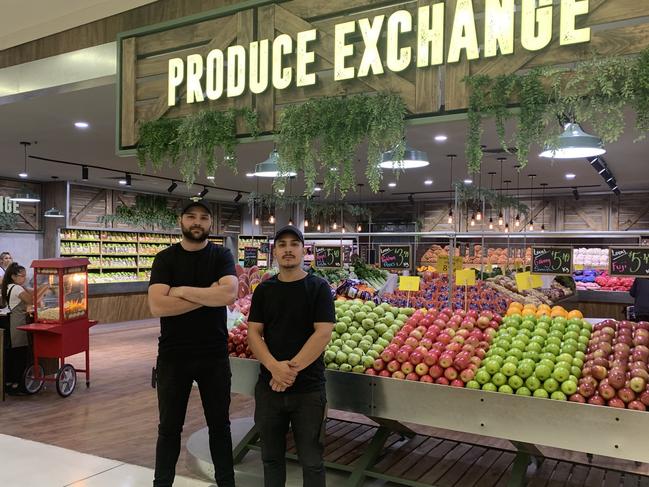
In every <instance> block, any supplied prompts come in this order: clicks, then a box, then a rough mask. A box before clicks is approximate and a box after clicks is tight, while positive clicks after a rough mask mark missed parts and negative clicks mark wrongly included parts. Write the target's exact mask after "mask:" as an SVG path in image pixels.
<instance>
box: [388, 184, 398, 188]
mask: <svg viewBox="0 0 649 487" xmlns="http://www.w3.org/2000/svg"><path fill="white" fill-rule="evenodd" d="M388 186H390V187H391V188H396V187H397V183H388Z"/></svg>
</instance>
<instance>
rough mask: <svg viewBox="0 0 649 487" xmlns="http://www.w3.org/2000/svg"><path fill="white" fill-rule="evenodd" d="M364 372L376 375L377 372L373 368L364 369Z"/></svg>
mask: <svg viewBox="0 0 649 487" xmlns="http://www.w3.org/2000/svg"><path fill="white" fill-rule="evenodd" d="M365 374H366V375H377V372H376V370H374V369H366V370H365Z"/></svg>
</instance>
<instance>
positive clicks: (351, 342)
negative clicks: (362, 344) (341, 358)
mask: <svg viewBox="0 0 649 487" xmlns="http://www.w3.org/2000/svg"><path fill="white" fill-rule="evenodd" d="M345 345H347V346H348V347H349V348H351V349H354V348H356V347H358V342H357V341H356V340H351V339H350V340H347V341H346V342H345Z"/></svg>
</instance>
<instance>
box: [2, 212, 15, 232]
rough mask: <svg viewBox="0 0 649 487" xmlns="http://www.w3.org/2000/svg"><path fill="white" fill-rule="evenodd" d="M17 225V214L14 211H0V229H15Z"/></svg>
mask: <svg viewBox="0 0 649 487" xmlns="http://www.w3.org/2000/svg"><path fill="white" fill-rule="evenodd" d="M17 225H18V215H16V214H15V213H0V230H15V229H16V226H17Z"/></svg>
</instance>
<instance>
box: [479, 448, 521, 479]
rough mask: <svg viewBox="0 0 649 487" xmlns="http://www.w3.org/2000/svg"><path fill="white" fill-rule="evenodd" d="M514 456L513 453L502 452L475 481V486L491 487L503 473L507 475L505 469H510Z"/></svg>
mask: <svg viewBox="0 0 649 487" xmlns="http://www.w3.org/2000/svg"><path fill="white" fill-rule="evenodd" d="M514 458H516V454H515V453H509V452H504V453H503V454H502V455H500V457H498V460H496V461H495V462H494V463H493V465H492V466H491V468H490V469H489V470H487V472H485V474H484V475H483V476H482V477H481V478H480V480H478V482H476V484H475V485H476V487H493V485H494V484H495V483H496V482H498V480H499V479H500V478H501V477H502V475H503V474H505V475H507V472H506V471H507V470H510V469H511V467H512V463H513V462H514Z"/></svg>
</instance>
